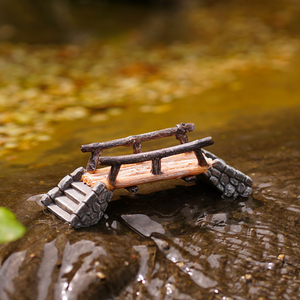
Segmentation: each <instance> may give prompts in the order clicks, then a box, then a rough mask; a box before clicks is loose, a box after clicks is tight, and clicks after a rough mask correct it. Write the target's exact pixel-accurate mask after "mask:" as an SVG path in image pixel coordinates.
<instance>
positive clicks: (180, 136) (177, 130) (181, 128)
mask: <svg viewBox="0 0 300 300" xmlns="http://www.w3.org/2000/svg"><path fill="white" fill-rule="evenodd" d="M194 129H195V125H194V124H193V123H180V124H178V125H176V126H175V127H172V128H167V129H163V130H157V131H152V132H148V133H143V134H139V135H132V136H129V137H126V138H122V139H117V140H112V141H108V142H103V143H92V144H87V145H82V146H81V151H82V152H91V157H90V159H89V161H88V164H87V166H86V170H87V171H92V172H94V171H95V170H96V169H97V166H98V163H99V157H100V155H101V154H102V151H103V150H106V149H110V148H114V147H119V146H126V147H128V146H133V153H135V154H136V153H141V152H142V142H146V141H150V140H154V139H160V138H164V137H170V136H173V135H175V137H176V139H177V140H179V141H180V143H181V144H184V143H187V142H188V137H187V135H186V133H187V132H190V131H193V130H194Z"/></svg>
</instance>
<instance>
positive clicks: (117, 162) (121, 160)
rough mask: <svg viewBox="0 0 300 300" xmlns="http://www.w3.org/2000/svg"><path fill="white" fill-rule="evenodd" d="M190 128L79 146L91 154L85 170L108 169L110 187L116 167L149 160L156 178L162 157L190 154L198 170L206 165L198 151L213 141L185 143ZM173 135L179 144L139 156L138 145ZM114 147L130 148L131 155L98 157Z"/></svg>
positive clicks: (189, 124) (206, 139)
mask: <svg viewBox="0 0 300 300" xmlns="http://www.w3.org/2000/svg"><path fill="white" fill-rule="evenodd" d="M194 129H195V126H194V124H192V123H187V124H184V123H181V124H179V125H177V126H176V127H173V128H167V129H163V130H159V131H153V132H149V133H144V134H140V135H135V136H129V137H127V138H123V139H118V140H113V141H109V142H104V143H93V144H88V145H83V146H81V151H82V152H92V153H91V157H90V159H89V161H88V165H87V171H91V172H94V171H95V170H96V168H97V165H98V164H99V163H100V164H101V165H108V166H111V168H110V172H109V175H108V180H109V183H110V184H111V185H114V184H115V182H116V178H117V175H118V173H119V170H120V167H121V165H123V164H134V163H139V162H144V161H149V160H151V161H152V169H151V172H152V174H153V175H159V174H161V172H162V171H161V159H162V158H164V157H168V156H172V155H176V154H180V153H186V152H191V151H193V152H194V153H195V155H196V157H197V160H198V164H199V165H200V166H201V167H205V166H207V162H206V159H205V157H204V156H203V153H202V151H201V148H203V147H205V146H209V145H212V144H213V140H212V138H211V137H206V138H203V139H200V140H196V141H193V142H188V138H187V135H186V132H188V131H192V130H194ZM173 135H175V137H176V139H178V140H179V141H180V143H181V145H178V146H173V147H169V148H163V149H159V150H153V151H149V152H144V153H142V146H141V144H142V142H144V141H149V140H153V139H158V138H163V137H169V136H173ZM118 146H133V151H134V154H129V155H120V156H102V157H100V155H101V153H102V151H103V150H104V149H109V148H113V147H118Z"/></svg>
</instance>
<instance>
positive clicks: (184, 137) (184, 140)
mask: <svg viewBox="0 0 300 300" xmlns="http://www.w3.org/2000/svg"><path fill="white" fill-rule="evenodd" d="M175 137H176V139H177V140H178V141H179V142H180V143H181V144H185V143H188V142H189V139H188V137H187V135H186V134H185V133H178V134H175Z"/></svg>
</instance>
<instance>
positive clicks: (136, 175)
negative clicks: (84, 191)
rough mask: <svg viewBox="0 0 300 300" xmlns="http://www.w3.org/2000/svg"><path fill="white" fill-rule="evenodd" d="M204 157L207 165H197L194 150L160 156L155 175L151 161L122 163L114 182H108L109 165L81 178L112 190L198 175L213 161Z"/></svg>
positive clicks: (87, 173) (90, 183)
mask: <svg viewBox="0 0 300 300" xmlns="http://www.w3.org/2000/svg"><path fill="white" fill-rule="evenodd" d="M204 158H205V160H206V162H207V166H199V164H198V159H197V157H196V155H195V154H194V152H189V153H182V154H177V155H173V156H169V157H165V158H162V159H161V174H157V175H154V174H152V173H151V170H152V162H151V161H145V162H141V163H134V164H126V165H122V166H121V168H120V170H119V173H118V176H117V179H116V181H115V183H114V184H111V183H110V182H109V174H110V169H111V168H110V167H105V168H100V169H97V170H96V171H95V172H94V173H90V172H86V173H85V174H84V175H83V176H82V179H81V180H82V181H83V182H85V183H87V184H88V185H89V186H91V187H93V186H94V185H95V184H96V182H97V181H101V182H103V183H104V184H105V185H106V187H107V189H108V190H114V189H119V188H126V187H130V186H135V185H140V184H143V183H149V182H155V181H160V180H168V179H180V178H183V177H186V176H191V175H199V174H201V173H204V172H205V171H206V170H208V169H209V168H210V167H211V166H212V164H213V163H214V161H213V160H212V159H210V158H206V157H204Z"/></svg>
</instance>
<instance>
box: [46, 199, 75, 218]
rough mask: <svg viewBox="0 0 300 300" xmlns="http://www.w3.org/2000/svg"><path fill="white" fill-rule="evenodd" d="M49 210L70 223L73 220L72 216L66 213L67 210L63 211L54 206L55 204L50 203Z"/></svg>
mask: <svg viewBox="0 0 300 300" xmlns="http://www.w3.org/2000/svg"><path fill="white" fill-rule="evenodd" d="M47 208H48V209H49V210H50V211H51V212H52V213H53V214H55V215H56V216H57V217H58V218H60V219H62V220H64V221H66V222H69V221H70V220H71V217H72V215H71V214H69V213H68V212H66V211H65V210H63V209H62V208H61V207H59V206H57V205H56V204H54V203H53V202H52V203H50V204H49V205H48V206H47Z"/></svg>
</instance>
